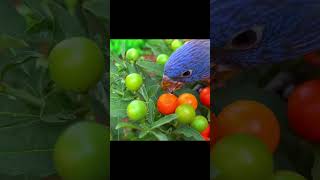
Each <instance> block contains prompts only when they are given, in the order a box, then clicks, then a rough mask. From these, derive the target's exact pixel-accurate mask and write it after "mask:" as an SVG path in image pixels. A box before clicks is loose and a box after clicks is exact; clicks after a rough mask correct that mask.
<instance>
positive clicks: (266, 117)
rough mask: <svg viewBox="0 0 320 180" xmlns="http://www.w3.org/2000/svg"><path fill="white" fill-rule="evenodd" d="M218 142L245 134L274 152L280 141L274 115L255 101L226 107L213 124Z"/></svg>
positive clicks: (278, 127)
mask: <svg viewBox="0 0 320 180" xmlns="http://www.w3.org/2000/svg"><path fill="white" fill-rule="evenodd" d="M215 125H216V126H217V129H218V132H217V133H218V140H220V139H223V138H224V137H226V136H229V135H232V134H237V133H246V134H249V135H255V136H256V137H258V138H260V139H261V140H262V141H263V142H264V143H265V144H266V145H267V146H268V148H269V150H270V151H271V152H274V151H275V150H276V148H277V146H278V144H279V140H280V126H279V123H278V121H277V118H276V116H275V115H274V113H273V112H272V111H271V110H270V109H269V108H268V107H266V106H265V105H263V104H261V103H258V102H256V101H248V100H239V101H235V102H233V103H232V104H230V105H228V106H226V107H225V108H224V109H223V110H222V111H221V112H220V114H219V115H218V117H217V122H216V123H215Z"/></svg>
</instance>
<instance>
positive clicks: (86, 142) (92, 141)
mask: <svg viewBox="0 0 320 180" xmlns="http://www.w3.org/2000/svg"><path fill="white" fill-rule="evenodd" d="M108 140H109V130H108V129H107V128H106V127H104V126H102V125H99V124H97V123H93V122H79V123H77V124H74V125H72V126H70V127H69V128H68V129H67V130H65V131H64V132H63V133H62V134H61V135H60V137H59V138H58V140H57V143H56V144H55V146H54V163H55V167H56V168H57V171H58V173H59V174H60V175H61V176H62V177H63V179H67V180H87V179H91V178H93V179H96V180H104V179H107V178H108V177H109V176H110V169H109V162H108V161H109V153H110V149H109V146H108V144H107V143H106V141H108ZM88 149H90V151H88Z"/></svg>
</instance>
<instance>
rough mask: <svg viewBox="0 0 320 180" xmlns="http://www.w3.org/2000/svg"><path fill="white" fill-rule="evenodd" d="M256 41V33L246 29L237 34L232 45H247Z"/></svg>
mask: <svg viewBox="0 0 320 180" xmlns="http://www.w3.org/2000/svg"><path fill="white" fill-rule="evenodd" d="M256 41H257V34H256V32H255V31H253V30H247V31H245V32H242V33H240V34H238V35H237V36H236V37H235V38H234V39H233V40H232V45H233V46H235V47H248V46H251V45H252V44H254V43H255V42H256Z"/></svg>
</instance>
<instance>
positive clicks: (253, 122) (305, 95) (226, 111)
mask: <svg viewBox="0 0 320 180" xmlns="http://www.w3.org/2000/svg"><path fill="white" fill-rule="evenodd" d="M319 92H320V80H310V81H307V82H304V83H303V84H301V85H299V86H297V87H296V88H295V89H294V90H293V92H292V93H291V94H290V96H289V98H288V120H289V125H290V127H291V129H292V130H293V131H294V132H295V133H296V134H297V135H299V136H300V137H302V138H304V139H305V140H307V141H310V142H312V143H319V142H320V131H319V129H320V123H319V122H320V121H319V119H320V113H319V112H320V94H319ZM212 121H213V123H212V124H213V134H212V136H213V138H212V139H213V143H212V144H213V147H212V151H211V153H212V156H211V157H212V163H213V167H214V169H215V171H217V172H219V173H216V174H215V175H214V178H216V179H219V180H235V179H247V180H251V179H252V180H254V179H263V178H265V177H270V179H275V180H281V179H301V180H305V179H306V178H305V177H303V176H301V175H300V174H298V173H296V172H291V171H286V170H279V171H276V172H274V167H273V153H274V152H275V151H276V150H277V147H278V145H279V143H280V125H279V122H278V119H277V117H276V115H275V114H274V113H273V111H272V110H271V109H270V108H269V107H267V106H266V105H264V104H262V103H260V102H257V101H253V100H237V101H235V102H233V103H231V104H229V105H227V106H225V107H224V108H223V109H222V111H221V112H219V114H218V116H217V117H215V116H214V115H212ZM248 159H250V161H248ZM233 167H237V168H233Z"/></svg>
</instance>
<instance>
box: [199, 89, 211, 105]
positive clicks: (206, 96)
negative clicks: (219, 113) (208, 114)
mask: <svg viewBox="0 0 320 180" xmlns="http://www.w3.org/2000/svg"><path fill="white" fill-rule="evenodd" d="M200 101H201V103H202V104H203V105H204V106H206V107H208V108H210V86H208V87H206V88H204V89H202V90H201V91H200Z"/></svg>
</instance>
